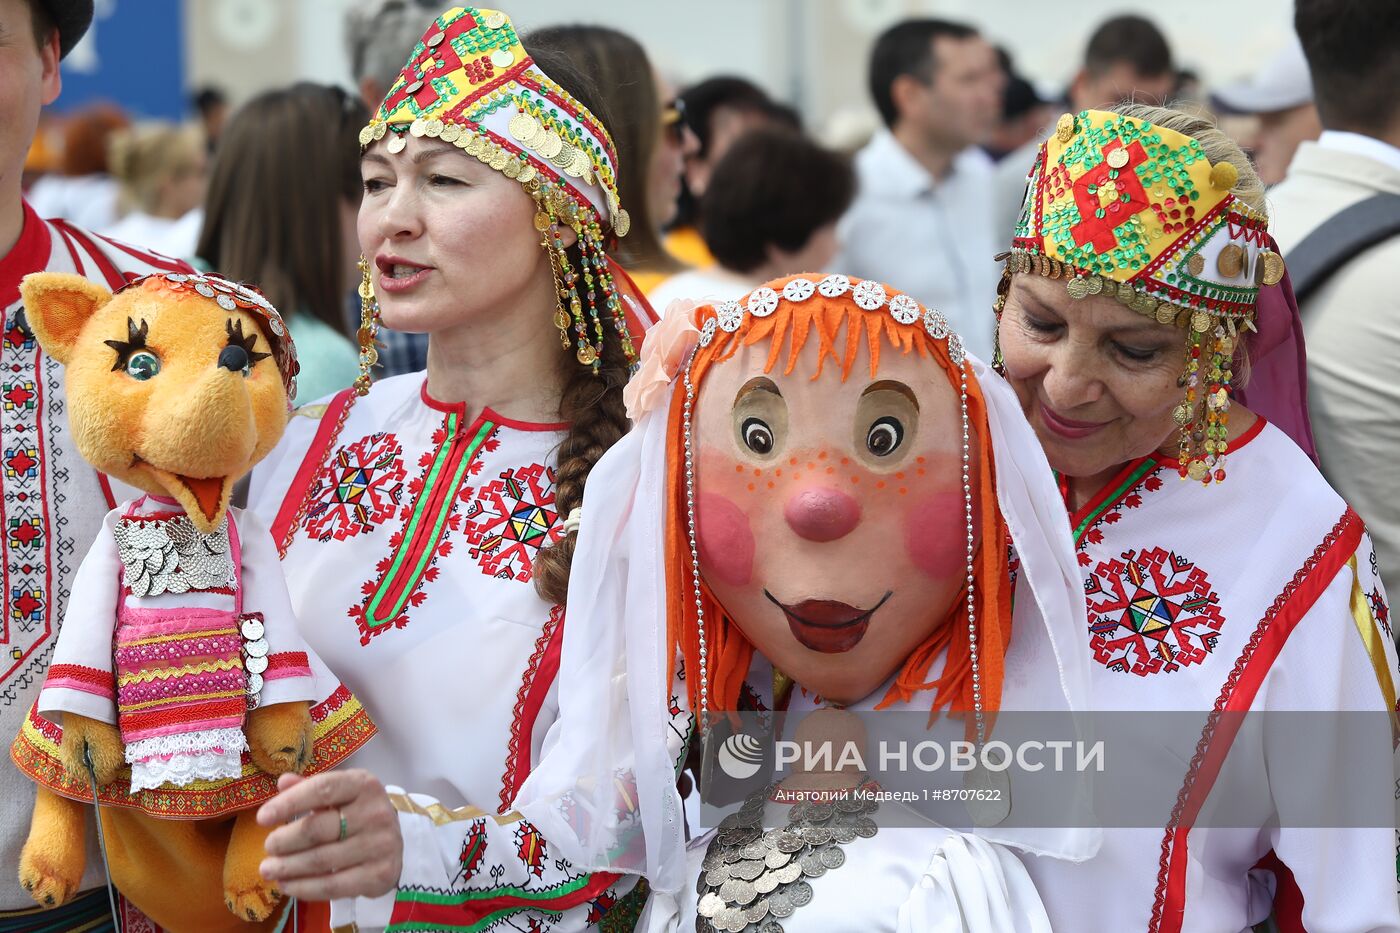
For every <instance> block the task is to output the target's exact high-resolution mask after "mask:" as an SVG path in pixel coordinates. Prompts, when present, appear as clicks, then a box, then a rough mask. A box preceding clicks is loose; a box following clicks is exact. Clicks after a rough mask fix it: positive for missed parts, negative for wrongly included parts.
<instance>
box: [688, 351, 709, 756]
mask: <svg viewBox="0 0 1400 933" xmlns="http://www.w3.org/2000/svg"><path fill="white" fill-rule="evenodd" d="M694 360H695V355H694V354H691V357H690V360H688V361H687V362H686V364H685V414H684V422H685V427H684V430H685V518H686V534H687V537H688V538H689V540H690V578H691V583H692V585H693V586H694V588H695V629H696V632H697V634H698V635H699V639H700V736H701V738H703V737H704V736H706V735H708V734H709V731H710V668H709V664H708V663H707V662H708V658H707V655H708V649H707V647H706V645H705V606H704V604H703V601H702V600H701V598H700V547H699V545H698V544H697V538H696V536H695V454H694V451H693V449H692V446H691V430H690V424H691V418H690V416H691V409H693V408H694V406H695V386H694V384H692V383H691V381H690V364H691V362H693V361H694Z"/></svg>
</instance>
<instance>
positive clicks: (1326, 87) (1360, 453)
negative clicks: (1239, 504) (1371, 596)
mask: <svg viewBox="0 0 1400 933" xmlns="http://www.w3.org/2000/svg"><path fill="white" fill-rule="evenodd" d="M1394 12H1395V11H1394V7H1393V5H1392V4H1390V3H1387V2H1385V0H1366V2H1361V0H1347V2H1342V0H1298V4H1297V7H1296V12H1295V16H1294V25H1295V27H1296V29H1297V32H1298V35H1299V36H1300V37H1302V42H1303V51H1304V53H1305V54H1306V55H1307V59H1308V66H1309V68H1310V69H1311V71H1312V84H1313V96H1314V99H1315V100H1316V103H1317V109H1318V114H1319V116H1320V117H1321V118H1322V126H1323V127H1324V129H1323V133H1322V135H1321V137H1319V138H1318V140H1317V142H1305V143H1303V144H1302V145H1301V146H1299V147H1298V151H1297V153H1296V154H1295V155H1294V157H1293V161H1292V163H1291V164H1290V165H1289V166H1288V173H1287V175H1286V176H1285V177H1284V180H1283V181H1282V182H1281V183H1279V184H1278V185H1277V186H1275V187H1274V188H1272V189H1270V191H1269V200H1270V202H1271V206H1272V213H1273V217H1274V223H1273V229H1274V237H1275V238H1276V239H1277V240H1278V243H1279V247H1280V249H1281V250H1282V252H1283V255H1284V257H1285V258H1287V260H1288V263H1289V266H1290V268H1292V269H1294V284H1295V286H1296V287H1298V288H1299V289H1300V291H1301V293H1300V295H1299V307H1300V309H1301V311H1302V318H1303V331H1304V335H1305V337H1306V339H1307V345H1308V401H1309V404H1310V406H1311V408H1312V426H1313V434H1314V436H1315V437H1316V439H1317V449H1318V451H1319V453H1320V455H1321V466H1322V472H1323V475H1325V476H1326V477H1327V480H1328V481H1329V482H1330V483H1331V484H1332V485H1333V486H1335V487H1336V488H1337V491H1338V492H1340V493H1341V494H1342V495H1343V496H1344V497H1346V499H1347V500H1348V501H1349V502H1351V503H1352V505H1353V506H1354V507H1355V508H1356V511H1357V512H1358V513H1359V514H1360V515H1361V517H1362V518H1363V519H1365V521H1366V525H1367V527H1368V528H1370V530H1371V535H1372V537H1373V538H1374V539H1375V542H1376V554H1377V557H1378V560H1379V568H1380V575H1381V577H1382V579H1384V580H1385V581H1386V583H1387V584H1389V586H1390V587H1391V590H1392V591H1394V589H1395V588H1397V587H1400V470H1397V469H1396V466H1395V464H1396V460H1397V459H1398V458H1400V416H1397V414H1396V412H1397V411H1400V380H1398V379H1397V378H1396V375H1395V360H1396V359H1397V358H1398V357H1400V295H1398V294H1397V292H1396V289H1395V271H1394V270H1395V269H1396V268H1397V267H1400V234H1397V233H1396V232H1395V231H1396V229H1397V222H1396V219H1395V218H1396V216H1397V214H1400V207H1396V204H1397V203H1400V197H1398V196H1400V96H1397V95H1396V92H1395V89H1396V87H1400V19H1397V18H1396V17H1395V15H1394ZM1385 195H1389V196H1390V197H1389V201H1388V202H1387V201H1386V200H1385V199H1384V196H1385ZM1362 202H1370V203H1371V206H1372V207H1373V208H1376V209H1378V211H1379V215H1380V216H1379V218H1378V219H1379V221H1380V223H1381V226H1378V227H1373V228H1372V230H1373V232H1375V233H1378V234H1380V235H1376V236H1372V237H1370V238H1368V239H1369V241H1359V240H1357V239H1356V235H1357V234H1358V233H1359V232H1361V230H1360V228H1361V227H1362V226H1363V219H1362V218H1361V217H1360V216H1359V215H1357V214H1354V213H1353V214H1351V215H1350V218H1351V219H1349V220H1343V221H1342V222H1341V225H1340V227H1332V228H1329V230H1328V231H1327V232H1324V233H1323V234H1322V236H1321V237H1320V238H1313V237H1311V236H1310V235H1311V234H1313V233H1314V232H1315V231H1317V230H1319V228H1321V227H1323V225H1324V224H1327V223H1328V222H1329V221H1331V220H1332V219H1333V218H1334V217H1337V216H1338V215H1339V214H1341V213H1342V212H1343V211H1350V210H1351V209H1353V208H1358V209H1360V207H1359V206H1360V205H1361V204H1362ZM1387 217H1388V218H1389V236H1385V235H1384V234H1383V230H1384V226H1385V219H1386V218H1387ZM1367 226H1369V225H1367ZM1309 240H1311V242H1309V243H1307V244H1306V245H1303V247H1302V248H1301V249H1300V245H1301V244H1305V241H1309ZM1339 240H1350V241H1351V242H1352V245H1351V247H1350V248H1348V249H1346V250H1344V251H1343V256H1342V262H1340V263H1337V262H1333V263H1332V264H1331V267H1330V268H1331V270H1332V274H1331V275H1330V276H1328V277H1327V278H1326V279H1325V280H1323V281H1321V282H1320V284H1316V286H1315V287H1314V288H1311V289H1309V287H1308V284H1307V283H1305V282H1303V281H1300V278H1301V277H1300V275H1299V273H1298V272H1297V270H1298V268H1299V267H1300V266H1301V265H1302V264H1303V260H1304V258H1305V254H1308V253H1311V254H1313V255H1314V256H1315V255H1316V254H1317V248H1318V247H1321V248H1322V249H1324V250H1325V249H1326V248H1327V246H1328V245H1329V244H1330V245H1333V246H1335V245H1336V243H1337V241H1339ZM1316 281H1317V278H1314V282H1316Z"/></svg>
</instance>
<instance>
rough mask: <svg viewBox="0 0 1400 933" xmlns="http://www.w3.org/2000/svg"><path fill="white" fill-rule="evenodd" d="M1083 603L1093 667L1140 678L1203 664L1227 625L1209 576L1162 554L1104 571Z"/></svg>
mask: <svg viewBox="0 0 1400 933" xmlns="http://www.w3.org/2000/svg"><path fill="white" fill-rule="evenodd" d="M1084 595H1085V597H1086V599H1087V601H1088V607H1089V636H1090V637H1089V647H1090V649H1091V650H1092V651H1093V654H1094V659H1095V660H1097V661H1098V662H1099V663H1100V664H1102V665H1103V666H1104V667H1106V668H1108V669H1109V670H1113V671H1124V672H1132V673H1134V674H1137V675H1138V676H1140V677H1146V676H1147V675H1149V674H1156V673H1158V672H1161V671H1175V670H1179V669H1180V668H1182V667H1185V666H1187V665H1191V664H1199V663H1200V662H1202V661H1204V660H1205V658H1206V656H1207V655H1209V654H1210V652H1211V651H1213V650H1214V649H1215V643H1216V640H1217V639H1218V638H1219V633H1220V628H1221V626H1222V625H1224V623H1225V617H1224V616H1223V615H1221V613H1220V599H1219V597H1218V596H1217V595H1216V594H1215V591H1214V590H1212V589H1211V585H1210V580H1209V578H1208V577H1207V576H1206V572H1205V571H1204V570H1202V569H1201V568H1199V567H1197V566H1196V565H1195V564H1193V563H1192V562H1191V561H1189V560H1187V559H1185V558H1183V557H1178V556H1177V555H1176V554H1173V553H1171V552H1169V551H1166V550H1163V549H1162V548H1149V549H1148V550H1145V551H1143V552H1142V553H1141V554H1139V553H1138V552H1137V551H1126V552H1124V554H1123V557H1122V559H1121V560H1109V561H1104V562H1102V563H1100V564H1099V566H1098V567H1097V568H1095V570H1094V572H1093V574H1092V575H1091V576H1089V577H1087V578H1086V579H1085V581H1084Z"/></svg>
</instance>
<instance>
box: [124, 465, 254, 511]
mask: <svg viewBox="0 0 1400 933" xmlns="http://www.w3.org/2000/svg"><path fill="white" fill-rule="evenodd" d="M131 464H132V466H142V467H145V469H146V470H147V471H148V472H149V473H151V475H153V476H154V477H155V478H156V480H157V481H158V482H159V483H160V484H161V485H162V486H164V487H165V490H166V492H167V493H169V494H170V497H171V498H172V499H174V500H175V501H176V502H179V503H180V505H181V506H183V507H184V508H185V510H186V511H188V512H195V510H196V509H197V510H198V513H199V514H202V516H203V518H204V520H205V522H206V523H207V524H209V525H210V526H211V527H212V526H213V525H216V524H218V521H217V520H218V519H219V518H221V517H222V514H221V513H222V511H223V508H222V506H223V503H224V493H225V492H226V490H227V489H228V488H230V487H232V485H233V483H232V480H231V478H230V477H227V476H213V477H202V476H185V475H184V474H182V473H172V472H170V471H169V470H162V469H161V468H160V467H158V466H156V465H154V464H152V463H150V462H149V461H146V460H142V459H141V458H140V457H139V456H133V457H132V458H131ZM191 517H197V516H196V515H192V516H191Z"/></svg>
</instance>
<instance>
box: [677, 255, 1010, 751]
mask: <svg viewBox="0 0 1400 933" xmlns="http://www.w3.org/2000/svg"><path fill="white" fill-rule="evenodd" d="M798 277H799V276H790V277H788V278H783V279H777V280H775V281H772V282H768V283H767V287H769V288H771V289H773V290H774V291H776V292H778V293H779V294H780V295H781V294H782V290H783V286H784V285H785V284H786V283H787V282H788V281H790V280H791V279H792V278H798ZM858 283H859V280H858V279H854V278H853V279H851V289H850V290H848V291H847V292H846V293H845V294H844V295H842V296H841V297H839V298H825V297H823V296H822V295H821V294H814V295H812V297H810V298H809V299H807V300H806V301H803V302H792V301H788V300H787V299H785V298H784V299H781V300H780V301H779V303H778V307H777V310H776V311H774V312H773V313H772V314H771V315H769V316H767V317H756V316H754V315H752V314H749V313H745V315H744V319H743V322H742V324H741V325H740V326H739V329H738V330H736V331H735V332H733V333H726V332H725V331H723V330H718V329H717V330H716V331H715V335H714V338H713V339H712V340H711V341H710V344H709V346H706V347H697V349H696V351H695V357H694V360H693V361H692V363H691V366H690V379H691V383H692V384H693V385H694V387H695V394H696V397H697V398H698V397H699V393H700V386H701V384H702V383H703V381H704V378H705V374H706V372H708V371H709V369H710V367H711V366H713V365H715V364H716V363H722V362H724V361H725V360H728V359H729V358H731V357H732V356H734V354H735V353H737V352H738V351H739V350H740V348H742V347H745V346H752V345H754V344H758V343H761V342H762V341H765V340H766V341H768V360H767V363H766V365H765V366H764V371H765V372H772V371H773V369H774V368H775V367H778V366H781V367H782V368H781V371H782V373H783V374H784V375H791V374H792V372H793V370H794V369H796V367H797V360H798V356H799V355H800V354H801V352H802V348H803V347H804V346H806V344H807V341H808V340H810V339H813V338H815V339H816V340H817V341H818V348H819V354H818V358H817V371H816V372H815V373H813V374H812V378H813V379H816V378H818V377H819V376H820V375H821V372H822V369H823V368H824V367H825V365H826V364H827V362H828V360H829V361H830V362H831V363H832V364H833V365H836V366H839V367H840V369H841V380H842V381H843V382H844V381H845V380H846V379H847V378H848V377H849V376H850V374H851V370H852V368H853V367H854V365H855V360H856V354H857V353H858V351H859V350H860V346H861V344H862V342H864V343H865V345H866V346H867V347H868V348H869V352H870V377H871V378H872V379H873V378H875V376H876V375H877V373H878V371H879V367H880V352H881V350H882V349H884V348H886V347H888V348H889V349H892V350H894V351H896V352H899V353H904V354H908V353H911V352H913V353H917V354H919V356H920V357H923V358H925V359H927V360H929V361H930V364H931V365H936V366H938V367H939V368H940V369H941V370H942V371H943V373H944V374H945V375H946V376H947V378H948V380H949V382H950V383H951V384H952V385H953V386H954V388H956V387H957V386H958V383H959V378H960V376H959V370H958V367H956V366H954V365H953V363H952V360H950V359H949V357H948V344H947V342H946V341H944V340H935V339H934V338H933V337H931V336H929V334H928V333H927V332H926V331H925V330H924V326H923V323H922V321H916V322H915V323H913V324H900V323H899V322H897V321H896V320H895V319H894V318H893V317H891V316H890V313H889V311H888V310H887V309H886V308H883V307H882V308H879V309H877V310H874V311H866V310H864V309H862V308H860V307H859V306H858V305H856V304H855V302H854V301H853V300H852V293H853V291H854V288H855V286H856V285H857V284H858ZM886 292H887V293H888V294H889V296H890V297H891V298H892V297H894V295H896V294H897V293H896V292H894V291H893V290H891V289H888V288H887V289H886ZM740 304H741V305H746V304H747V297H746V298H745V299H743V300H741V301H740ZM713 317H715V309H714V307H713V306H710V305H705V306H702V307H700V308H698V309H696V316H695V322H696V324H697V325H698V326H701V327H703V326H704V324H705V322H706V321H707V320H708V319H710V318H713ZM843 331H844V333H843ZM963 366H964V368H965V369H966V371H967V374H968V380H967V414H968V427H969V433H970V435H971V437H970V438H969V443H970V444H973V445H975V449H976V451H977V457H976V461H975V462H976V469H975V473H974V475H973V476H972V482H973V499H974V504H973V514H974V515H975V516H978V517H980V521H981V524H982V528H981V531H982V534H981V538H980V542H979V544H978V546H977V549H976V551H975V552H974V571H973V576H974V579H975V590H976V591H975V593H974V600H975V605H974V610H975V612H976V615H977V623H976V626H977V645H978V655H977V656H978V673H979V681H980V684H981V692H982V709H983V711H984V712H985V713H988V714H991V713H994V712H996V711H997V710H998V709H999V708H1000V705H1001V684H1002V670H1003V662H1004V660H1005V657H1006V647H1007V644H1008V643H1009V642H1010V640H1011V580H1010V572H1009V567H1008V558H1009V543H1010V542H1009V538H1008V535H1007V532H1006V523H1005V521H1004V520H1003V519H1002V516H1001V509H1000V507H999V506H998V504H997V496H996V482H995V475H996V471H995V466H994V463H993V459H992V447H991V440H990V437H991V433H990V431H989V429H988V425H987V406H986V402H985V401H984V400H983V397H982V391H981V389H980V387H979V386H978V384H977V380H976V378H975V377H974V376H973V375H972V372H971V364H969V363H966V362H964V364H963ZM679 378H681V377H678V379H679ZM684 409H685V390H684V388H683V387H681V386H679V385H678V386H677V389H676V391H675V392H674V393H673V395H672V397H671V410H670V413H669V420H668V422H667V430H668V438H667V444H666V447H667V452H666V453H667V456H666V464H667V466H666V469H667V477H666V484H667V485H666V496H667V504H668V510H667V512H668V519H667V523H666V532H665V536H666V583H667V587H668V590H669V592H670V593H672V594H674V595H673V597H672V599H671V601H670V605H668V606H667V609H666V635H667V641H668V643H669V645H670V646H671V656H672V657H673V658H674V657H675V656H676V655H677V654H678V653H679V655H680V656H681V657H682V658H684V660H685V669H686V671H687V672H690V673H688V675H687V678H686V685H687V689H688V691H689V694H690V706H691V709H693V710H696V711H697V715H699V713H700V712H701V708H700V677H699V671H700V632H699V626H698V624H697V622H698V619H697V613H696V600H695V589H694V582H693V580H692V576H691V573H692V570H691V563H690V541H689V537H688V534H687V530H688V524H687V515H686V488H685V423H684ZM692 414H693V412H692ZM700 603H701V606H702V607H703V609H704V614H705V642H706V660H707V665H706V666H707V668H708V669H707V671H706V673H707V675H708V677H709V685H710V686H709V700H710V707H709V708H710V710H722V711H730V710H734V709H737V704H738V700H739V688H740V686H741V684H742V683H743V680H744V677H745V676H746V675H747V674H748V670H749V665H750V663H751V661H752V659H753V651H754V649H753V645H752V644H751V643H750V642H749V640H748V639H747V638H746V637H744V634H743V632H742V631H741V630H740V629H739V626H738V625H737V624H735V622H734V620H733V619H731V618H730V617H729V616H728V614H727V613H726V612H725V611H724V608H723V607H722V606H720V604H719V601H718V600H716V599H715V597H714V594H713V593H711V592H710V588H709V586H708V585H707V584H706V583H705V582H704V580H703V579H702V580H701V583H700ZM945 650H946V651H947V652H948V659H947V663H946V664H945V665H944V670H943V675H942V676H941V677H939V678H937V679H936V680H932V681H930V680H928V671H929V668H930V667H931V666H932V664H933V662H934V660H935V659H936V658H937V657H938V655H939V654H940V653H942V652H944V651H945ZM674 663H675V662H674V661H673V662H672V664H674ZM672 674H674V671H672ZM924 690H932V691H933V697H932V699H931V701H930V719H932V717H933V716H934V715H936V714H937V712H938V711H939V710H941V709H943V708H945V707H947V708H949V709H950V710H957V711H966V710H972V709H973V708H974V707H973V693H972V657H971V646H970V644H969V638H968V627H967V591H966V589H965V588H963V589H960V590H959V592H958V596H957V598H956V599H955V600H954V601H953V604H952V607H951V609H950V610H949V611H948V612H947V614H946V615H945V616H944V618H943V619H942V620H941V621H940V622H939V624H938V625H937V626H936V627H935V628H934V629H933V631H932V632H931V633H930V635H929V637H928V638H927V639H925V641H924V642H923V643H922V644H920V645H919V646H918V647H917V648H915V649H914V651H913V652H911V653H910V655H909V657H908V658H907V659H906V660H905V662H904V664H903V665H902V666H901V667H900V669H899V673H898V674H897V676H896V677H895V681H894V683H893V684H892V685H891V687H890V689H889V691H888V692H887V693H886V694H885V697H884V699H883V700H881V702H880V704H879V706H878V707H877V709H880V708H884V707H886V706H889V705H891V704H893V703H905V702H909V701H910V700H912V699H913V698H914V696H915V695H916V694H918V693H920V692H921V691H924ZM969 726H971V722H969Z"/></svg>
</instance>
